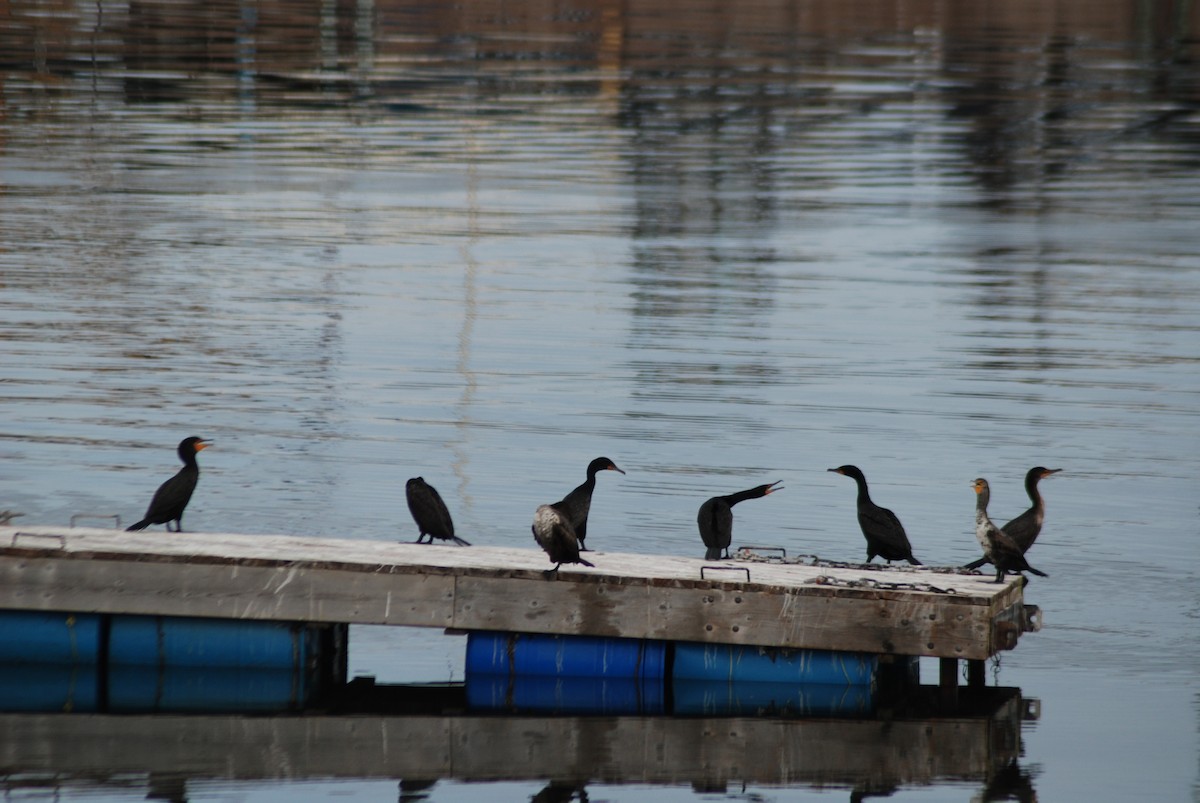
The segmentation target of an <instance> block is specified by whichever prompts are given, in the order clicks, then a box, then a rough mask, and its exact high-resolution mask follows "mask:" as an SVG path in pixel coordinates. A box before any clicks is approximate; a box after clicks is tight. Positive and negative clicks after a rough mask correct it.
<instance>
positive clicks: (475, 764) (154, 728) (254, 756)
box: [0, 683, 1036, 800]
mask: <svg viewBox="0 0 1200 803" xmlns="http://www.w3.org/2000/svg"><path fill="white" fill-rule="evenodd" d="M355 685H356V684H351V687H353V686H355ZM351 687H347V689H350V688H351ZM463 710H465V695H464V693H463V689H462V687H461V686H456V685H445V686H433V687H428V686H405V687H399V686H391V687H389V686H378V687H377V686H374V685H373V684H369V683H368V684H358V687H357V688H356V689H353V691H348V693H347V694H346V695H344V696H343V697H342V698H340V699H338V700H334V701H332V702H331V707H330V708H329V709H327V712H325V713H320V714H316V713H305V714H302V715H298V716H275V717H262V716H258V717H256V716H243V715H224V714H214V715H166V714H157V715H104V714H87V715H81V714H62V713H13V714H3V715H0V783H2V784H3V786H4V788H5V791H6V792H7V793H9V794H12V793H17V792H27V791H31V788H29V789H27V788H26V786H27V785H28V784H35V785H36V787H37V790H38V791H39V792H41V793H45V792H46V791H47V789H46V783H47V779H48V778H52V779H54V783H60V784H62V785H64V786H71V787H72V788H76V789H77V788H78V787H79V785H80V784H81V783H83V784H85V785H86V786H88V787H89V788H92V789H93V790H95V791H99V792H103V791H105V790H106V789H110V788H111V789H113V790H115V789H117V788H120V789H122V790H124V791H125V792H128V790H129V783H130V778H131V777H143V778H146V779H148V780H147V784H148V789H147V794H151V793H154V794H160V793H161V790H163V789H170V790H172V791H171V793H170V797H171V799H176V800H186V799H188V785H189V783H193V782H203V783H204V784H208V785H210V786H211V784H212V783H213V782H221V783H235V784H236V783H243V782H255V781H259V782H261V781H273V782H278V781H286V782H303V781H305V780H315V779H323V780H329V779H345V780H381V779H395V780H396V781H397V782H398V783H399V785H400V786H399V793H400V797H401V799H406V800H418V799H421V798H422V797H423V796H424V795H425V794H426V793H427V792H428V790H429V789H430V788H431V787H432V786H434V785H436V784H437V783H438V782H441V781H456V782H498V781H545V782H546V784H547V785H546V786H545V787H544V788H543V789H542V790H541V792H539V793H538V795H537V796H535V798H534V799H538V800H541V799H545V800H569V799H573V798H578V799H587V789H588V788H589V787H593V786H597V785H612V784H631V783H640V784H651V785H678V786H687V787H690V788H692V789H696V790H703V791H705V792H724V791H726V790H732V789H736V788H738V787H748V786H808V787H814V788H828V787H845V788H846V789H847V790H849V791H850V797H851V799H852V800H862V799H866V798H868V797H872V796H876V795H886V794H889V793H890V791H892V790H895V789H897V788H899V787H903V786H912V785H926V784H930V783H934V782H936V781H939V780H945V779H953V780H956V781H967V782H976V783H978V784H979V786H980V791H979V792H978V793H977V795H976V797H977V799H983V800H996V799H1013V798H1015V799H1018V800H1026V799H1030V800H1031V799H1034V798H1035V797H1036V794H1035V792H1034V789H1033V778H1032V777H1031V775H1030V774H1029V772H1028V771H1026V770H1023V769H1022V768H1021V767H1020V765H1019V756H1020V753H1021V739H1020V733H1021V722H1022V720H1023V719H1026V718H1028V717H1029V716H1030V711H1033V710H1036V705H1031V704H1030V701H1027V700H1025V699H1024V698H1023V697H1022V695H1021V692H1020V690H1019V689H1013V688H1000V687H984V688H975V689H964V690H962V693H961V694H960V695H959V696H958V699H957V700H956V701H955V703H954V705H953V707H952V708H948V707H947V703H946V702H945V699H944V698H943V697H940V696H939V694H938V690H937V689H936V688H934V687H918V688H916V689H912V690H910V693H909V694H907V695H906V696H905V698H904V701H903V704H902V705H895V706H888V705H881V706H878V707H877V708H876V710H875V712H874V713H873V714H872V715H870V716H856V717H849V718H847V717H843V718H836V717H830V716H822V717H820V718H790V717H779V716H775V717H764V716H756V717H755V716H728V717H721V716H694V717H687V716H673V717H672V716H656V717H645V716H553V715H541V714H539V715H534V716H518V715H506V714H484V715H477V714H474V713H462V711H463ZM414 711H415V713H413V712H414ZM401 712H404V713H401ZM154 790H159V791H158V792H154Z"/></svg>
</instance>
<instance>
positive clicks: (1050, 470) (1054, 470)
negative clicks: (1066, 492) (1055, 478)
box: [1042, 468, 1062, 477]
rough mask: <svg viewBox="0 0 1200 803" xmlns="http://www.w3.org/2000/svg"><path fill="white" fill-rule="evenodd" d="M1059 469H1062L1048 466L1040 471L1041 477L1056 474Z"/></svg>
mask: <svg viewBox="0 0 1200 803" xmlns="http://www.w3.org/2000/svg"><path fill="white" fill-rule="evenodd" d="M1060 471H1062V469H1061V468H1048V469H1046V470H1045V471H1043V472H1042V476H1043V477H1049V476H1050V475H1051V474H1057V473H1058V472H1060Z"/></svg>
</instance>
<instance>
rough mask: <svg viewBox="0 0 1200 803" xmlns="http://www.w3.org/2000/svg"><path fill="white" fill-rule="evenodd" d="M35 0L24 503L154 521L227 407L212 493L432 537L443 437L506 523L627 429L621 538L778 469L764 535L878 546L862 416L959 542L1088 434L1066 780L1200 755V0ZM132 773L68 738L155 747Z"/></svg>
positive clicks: (464, 475)
mask: <svg viewBox="0 0 1200 803" xmlns="http://www.w3.org/2000/svg"><path fill="white" fill-rule="evenodd" d="M3 9H4V13H3V14H2V15H0V236H2V240H0V242H2V248H0V343H2V350H0V410H2V411H3V413H2V416H0V509H3V508H12V509H15V510H19V511H22V512H23V513H24V514H25V518H24V519H21V520H20V521H21V522H24V523H46V524H51V523H53V524H59V523H65V522H66V521H67V520H68V519H69V517H70V516H71V515H72V514H76V513H96V514H118V515H120V516H121V517H122V520H124V521H126V522H128V521H131V520H133V519H136V518H137V517H139V514H140V513H141V512H142V510H143V509H144V506H145V503H146V501H147V499H148V498H149V495H150V493H151V492H152V491H153V489H154V487H155V486H156V485H157V483H158V482H160V481H161V480H162V479H163V478H164V477H165V476H166V475H168V474H169V473H170V472H172V471H174V470H175V466H176V461H175V457H174V453H173V450H174V446H175V444H176V443H177V442H178V441H179V439H180V438H182V437H184V436H185V435H191V434H197V435H201V436H204V437H207V438H212V439H215V440H216V446H215V448H213V449H211V450H209V451H206V452H205V453H204V454H203V455H202V459H201V463H202V466H203V470H204V474H203V477H202V480H201V484H200V489H199V490H198V492H197V494H196V497H195V498H194V500H193V502H192V505H191V507H190V508H189V510H188V514H187V524H188V525H189V529H195V530H210V531H230V532H264V533H265V532H287V533H298V534H314V535H331V536H346V537H354V538H370V539H411V538H414V537H415V532H414V530H413V527H412V523H411V520H410V519H409V517H408V513H407V510H406V509H405V508H404V504H403V484H404V480H406V479H407V478H408V477H410V476H415V475H418V474H420V475H423V476H424V477H425V478H426V479H427V480H429V481H430V482H431V483H432V484H434V485H436V486H437V487H438V488H439V489H440V490H441V492H442V494H443V496H445V497H446V498H447V500H448V502H449V504H450V507H451V510H452V511H453V513H454V516H455V520H456V524H457V527H458V530H459V532H460V533H461V534H463V535H464V536H466V537H467V538H468V539H470V540H473V541H475V542H476V543H488V544H509V545H518V546H532V542H531V540H530V538H529V520H530V516H531V513H532V510H533V509H534V507H536V505H537V504H539V503H542V502H548V501H553V500H554V499H557V498H559V497H560V496H561V495H562V494H563V493H564V492H565V491H566V490H568V489H569V488H570V487H572V486H574V485H575V484H576V483H577V482H579V481H581V480H582V479H583V469H584V467H585V466H586V464H587V462H588V461H589V460H590V459H591V458H593V457H595V456H597V455H601V454H603V455H607V456H609V457H611V458H613V459H614V460H616V462H617V463H618V464H619V465H620V466H621V467H622V468H624V469H625V470H626V471H627V472H628V473H627V475H626V476H624V477H622V476H619V475H616V474H611V473H610V474H606V475H602V476H601V477H600V481H599V486H600V487H599V489H598V491H597V494H596V499H595V503H594V506H593V511H592V523H591V525H590V527H589V544H591V545H592V546H593V548H597V549H600V550H603V549H613V550H624V551H639V552H655V553H674V554H696V555H700V554H702V553H701V551H700V549H701V547H700V545H699V539H698V536H697V534H696V530H695V511H696V508H697V507H698V505H699V504H700V502H702V501H703V500H704V499H705V498H707V497H708V496H712V495H714V494H716V493H727V492H731V491H734V490H740V489H742V488H745V487H749V486H751V485H756V484H759V483H760V482H767V481H773V480H778V479H782V480H784V481H785V482H784V484H785V485H786V490H785V491H784V492H782V493H780V494H778V495H773V496H772V497H770V499H767V500H762V501H760V502H755V503H753V504H747V505H745V506H743V507H739V508H738V512H737V523H736V532H735V543H737V542H739V541H747V540H750V541H757V542H767V543H777V544H781V545H784V546H787V547H789V548H791V549H795V550H796V551H800V552H815V553H817V554H819V555H821V556H822V557H827V558H832V559H859V558H861V557H862V553H863V545H862V539H861V536H860V535H859V533H858V531H857V526H856V524H855V522H854V516H853V503H854V491H853V485H852V484H851V483H850V482H849V481H848V480H846V479H845V478H842V477H838V476H836V475H833V474H829V473H827V472H826V471H825V469H826V468H828V467H831V466H836V465H839V464H842V463H848V462H849V463H856V464H858V465H859V466H861V467H863V469H864V470H865V472H866V474H867V477H868V479H869V480H870V481H871V484H872V491H873V495H874V496H875V498H876V499H877V501H879V502H880V503H881V504H885V505H887V506H888V507H891V508H893V509H894V510H896V512H897V513H898V514H899V516H900V517H901V518H902V519H903V521H904V522H905V525H906V527H907V529H908V531H909V534H910V536H911V538H912V540H913V543H914V546H915V551H916V553H917V555H918V557H920V558H921V559H922V560H924V561H925V562H926V563H933V564H952V563H962V562H966V561H968V560H970V559H972V558H973V557H975V555H976V547H975V546H974V538H973V536H972V528H973V518H972V517H973V505H974V494H973V493H971V491H970V488H969V485H968V484H969V482H970V480H971V479H973V478H974V477H976V476H981V475H982V476H985V477H987V478H988V479H989V480H991V482H992V486H993V496H992V499H993V502H992V513H993V515H994V516H995V517H996V518H998V519H1005V520H1006V519H1008V518H1010V517H1011V516H1014V515H1016V514H1017V513H1018V512H1020V510H1022V509H1023V508H1024V507H1025V506H1026V500H1025V498H1024V494H1023V491H1022V489H1021V479H1022V477H1023V475H1024V472H1025V471H1026V469H1028V468H1029V467H1030V466H1033V465H1039V464H1040V465H1047V466H1051V467H1056V468H1057V467H1061V468H1062V469H1063V472H1062V473H1061V474H1059V475H1056V476H1055V477H1054V478H1052V479H1050V480H1048V481H1046V482H1045V483H1043V490H1044V492H1045V494H1046V496H1047V497H1048V523H1047V526H1046V529H1045V530H1044V532H1043V535H1042V539H1041V540H1040V541H1039V542H1038V546H1037V547H1036V549H1035V551H1034V552H1033V553H1031V557H1036V560H1034V561H1033V562H1034V563H1035V565H1037V566H1038V567H1039V568H1041V569H1042V570H1044V571H1046V572H1048V573H1049V574H1050V575H1051V577H1050V578H1049V579H1048V580H1038V581H1037V582H1035V583H1033V584H1032V585H1031V586H1030V588H1029V589H1027V592H1026V597H1027V599H1028V600H1029V601H1031V602H1033V603H1035V604H1037V605H1039V606H1041V607H1042V609H1043V611H1044V613H1045V629H1044V630H1043V631H1042V632H1041V633H1038V634H1032V635H1027V636H1026V637H1025V638H1024V639H1023V640H1022V642H1021V644H1020V647H1019V649H1018V650H1016V651H1015V652H1013V653H1009V654H1005V655H1004V656H1003V660H1002V662H1001V665H1000V667H999V668H998V670H997V671H998V675H996V677H997V678H998V681H999V682H1000V683H1001V685H1007V686H1016V687H1020V688H1021V689H1022V691H1023V692H1024V694H1025V695H1026V696H1027V697H1033V698H1037V699H1039V700H1040V701H1041V716H1040V719H1038V720H1037V721H1035V722H1029V723H1026V725H1025V728H1024V732H1023V734H1022V737H1023V743H1024V755H1023V756H1022V758H1021V762H1020V764H1021V770H1022V772H1023V773H1024V774H1025V776H1026V777H1027V779H1028V780H1029V784H1028V788H1026V789H1025V791H1024V792H1023V793H1022V794H1023V795H1024V798H1025V799H1029V798H1028V794H1029V793H1033V794H1035V795H1036V797H1037V798H1038V799H1041V800H1052V801H1058V800H1113V801H1119V800H1129V799H1142V800H1196V799H1200V770H1198V767H1200V737H1198V730H1200V684H1198V683H1197V679H1198V678H1200V670H1198V669H1197V667H1198V665H1200V591H1198V590H1197V589H1200V582H1198V581H1200V577H1198V573H1200V570H1198V569H1197V558H1198V557H1200V548H1198V546H1197V538H1198V537H1200V501H1198V499H1200V494H1198V493H1197V489H1198V486H1197V478H1198V477H1200V434H1198V433H1200V233H1198V232H1200V229H1198V227H1197V222H1196V221H1197V220H1198V219H1200V68H1198V67H1197V64H1200V16H1198V15H1197V12H1196V10H1195V8H1194V7H1192V6H1191V5H1189V4H1184V3H1178V4H1176V3H1169V2H1163V3H1150V2H1102V3H1094V2H1086V3H1085V2H1082V0H1080V2H1072V1H1071V0H1058V1H1057V2H1053V1H1052V2H1048V3H1032V2H1014V3H1011V4H1003V5H1001V6H999V7H997V6H996V5H995V4H992V3H988V2H983V1H982V0H981V1H980V2H955V1H954V0H951V2H942V3H932V2H930V3H924V2H917V3H891V2H884V3H866V2H849V3H846V2H838V3H833V2H815V3H806V2H800V0H777V2H747V3H727V4H718V3H699V2H686V3H679V2H671V3H658V2H654V1H653V0H631V2H624V3H617V2H613V0H579V2H533V1H532V0H527V1H526V2H500V1H499V0H496V1H495V2H489V1H488V0H467V2H464V3H456V4H432V3H422V2H416V0H414V1H413V2H406V0H375V1H374V2H372V0H361V2H359V3H357V4H355V3H348V2H334V1H333V0H330V2H322V3H316V2H314V3H307V2H300V0H281V1H280V2H274V3H263V4H244V5H237V4H234V3H230V2H226V0H215V1H212V0H210V1H209V2H183V1H179V2H150V3H131V4H120V3H110V2H107V0H100V2H91V3H85V2H71V0H64V2H60V3H51V4H46V3H34V2H24V0H17V2H10V3H7V4H5V5H4V6H3ZM352 640H353V648H354V652H353V654H352V656H351V670H352V672H354V673H355V674H373V675H376V676H377V677H378V678H380V679H381V680H389V681H390V680H395V681H406V680H447V679H461V677H462V657H461V650H462V642H461V640H460V639H455V638H447V637H444V636H442V635H440V634H438V633H410V632H405V631H400V630H386V629H383V630H376V629H367V628H364V629H361V630H358V631H356V632H355V633H354V634H352ZM926 669H929V667H926ZM991 676H992V672H991V671H989V677H991ZM935 677H936V667H934V671H933V672H932V673H930V672H927V673H926V680H927V681H931V680H933V679H934V678H935ZM126 780H127V783H126V785H124V786H122V785H121V784H113V783H101V782H95V783H92V782H89V781H86V780H79V779H70V780H66V779H64V780H63V781H62V782H61V783H59V784H51V785H52V786H55V785H56V786H57V789H58V794H59V795H60V796H61V797H64V798H74V797H88V798H96V797H98V798H102V799H107V800H114V801H118V800H120V801H125V800H140V799H143V798H145V797H146V796H147V795H148V794H151V793H152V791H153V789H152V785H147V784H146V783H144V782H143V780H144V779H136V778H135V779H132V780H130V779H126ZM5 785H6V787H5V788H6V789H8V790H12V791H14V792H16V793H20V792H25V791H28V789H27V788H26V787H25V786H24V785H23V784H22V781H21V778H19V777H10V778H8V779H7V780H6V781H5ZM543 787H545V780H544V779H530V780H529V781H527V782H520V783H517V782H512V783H508V782H506V783H498V782H497V783H487V784H470V783H464V782H461V781H455V780H444V781H441V782H439V783H438V784H437V785H435V786H434V787H432V789H430V790H426V791H425V792H422V793H421V794H427V795H428V797H427V798H426V799H428V800H431V801H454V800H467V799H479V798H483V797H488V798H491V799H507V800H522V799H530V798H533V797H534V796H535V795H537V794H538V793H539V791H542V790H543ZM38 788H43V787H38ZM189 793H190V796H191V797H193V798H195V799H200V798H204V799H212V800H239V801H271V800H277V799H295V798H296V797H297V796H306V797H310V798H314V799H334V798H344V797H349V798H352V799H362V800H392V799H395V798H396V795H397V785H396V781H395V780H384V781H381V780H379V779H377V778H373V779H366V778H364V779H358V780H356V779H344V780H337V781H331V780H329V779H322V780H320V781H319V782H318V781H317V780H315V779H314V780H312V781H296V782H289V783H286V784H279V783H275V782H271V783H268V782H261V783H256V782H250V781H235V780H231V779H224V780H222V779H216V780H203V781H199V780H198V781H196V782H195V783H194V784H193V785H192V786H190V787H189ZM586 794H587V795H588V797H590V799H591V800H614V801H641V800H655V801H674V800H695V799H715V798H717V797H721V795H714V794H712V793H709V792H705V791H703V790H702V789H700V788H699V787H697V788H696V789H693V787H692V786H690V785H687V784H684V785H671V784H666V785H659V784H645V783H642V781H641V779H639V778H628V779H623V782H619V783H615V782H607V781H606V782H605V783H597V784H594V785H592V786H590V787H589V788H588V790H587V792H586ZM847 794H848V789H847V788H844V787H837V788H822V787H820V786H812V785H804V784H801V785H793V786H784V787H775V786H770V787H761V786H760V787H754V786H748V787H746V788H745V789H741V788H740V787H735V786H730V787H729V789H728V790H727V791H726V793H725V795H724V796H725V797H733V798H737V799H744V800H754V801H758V800H810V799H812V800H816V799H822V800H824V799H827V798H834V799H844V798H846V797H847ZM893 797H894V799H897V800H914V801H916V800H919V801H941V800H964V799H980V800H981V799H985V797H986V795H985V792H984V790H983V788H982V786H981V785H980V784H978V783H972V782H967V781H963V780H956V779H953V778H945V779H942V780H941V781H939V782H937V783H935V784H934V785H932V786H915V787H903V788H901V789H899V790H897V791H896V792H895V794H894V795H893ZM539 799H544V798H539ZM988 799H991V798H988Z"/></svg>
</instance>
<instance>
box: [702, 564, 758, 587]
mask: <svg viewBox="0 0 1200 803" xmlns="http://www.w3.org/2000/svg"><path fill="white" fill-rule="evenodd" d="M705 569H710V570H712V571H714V572H745V573H746V582H747V583H749V582H750V569H749V568H748V567H746V566H701V567H700V579H701V580H705V579H707V578H705V576H704V570H705Z"/></svg>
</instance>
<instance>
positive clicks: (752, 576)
mask: <svg viewBox="0 0 1200 803" xmlns="http://www.w3.org/2000/svg"><path fill="white" fill-rule="evenodd" d="M588 556H589V558H590V559H591V561H592V562H593V563H595V564H596V566H595V568H588V567H582V566H574V565H565V566H563V567H562V570H561V571H560V572H559V573H558V576H557V577H554V578H550V579H547V577H546V576H545V575H544V574H543V572H544V571H545V570H546V569H547V568H549V566H550V564H549V563H548V561H547V560H546V556H545V554H544V553H543V552H541V551H540V550H538V549H534V548H530V549H516V548H505V547H486V546H472V547H455V546H442V545H419V544H411V543H389V542H386V541H376V540H365V539H345V538H341V539H334V538H307V537H293V536H283V535H245V534H226V533H165V532H158V531H142V532H132V533H131V532H124V531H116V530H108V529H90V528H62V527H60V528H54V527H20V528H13V527H0V609H9V610H24V611H67V612H79V613H102V614H141V615H153V616H187V617H212V618H218V619H235V620H264V621H284V622H303V623H338V624H369V625H404V626H414V627H436V628H443V629H446V630H451V631H468V632H469V631H498V632H508V633H539V634H549V635H564V636H602V637H617V638H629V639H663V640H669V641H672V642H698V643H714V644H730V645H753V646H759V647H770V648H781V649H813V650H832V651H842V652H865V653H874V654H879V655H894V656H927V657H937V658H941V659H946V661H952V660H956V659H966V660H968V661H973V662H981V661H983V660H985V659H987V658H990V657H992V656H993V655H995V654H996V653H998V652H1000V651H1001V650H1006V649H1012V648H1013V647H1015V646H1016V643H1017V640H1018V638H1019V636H1020V634H1021V633H1022V632H1025V631H1027V630H1031V629H1037V626H1038V614H1037V611H1036V608H1033V607H1032V606H1026V605H1025V604H1024V599H1023V595H1022V586H1023V583H1022V580H1021V578H1020V577H1011V578H1010V579H1009V580H1008V581H1007V582H1004V583H994V582H992V581H993V577H992V576H991V575H968V574H959V573H946V572H945V571H939V570H937V569H931V568H925V567H907V566H906V567H904V568H903V569H901V568H899V567H895V568H891V567H884V566H883V565H876V566H873V567H868V566H857V565H849V564H838V565H829V564H825V565H807V564H805V563H803V562H781V561H779V560H772V559H770V558H763V557H761V556H758V555H752V556H748V557H750V558H752V559H747V560H739V559H733V560H725V561H718V562H711V561H704V560H700V559H697V558H690V557H677V556H668V555H646V554H634V553H622V552H607V551H600V552H590V553H588ZM977 668H978V669H979V670H980V672H981V665H980V666H979V667H977ZM942 674H943V682H946V681H947V680H948V678H947V676H948V675H950V674H951V673H949V672H947V671H946V663H943V673H942Z"/></svg>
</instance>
